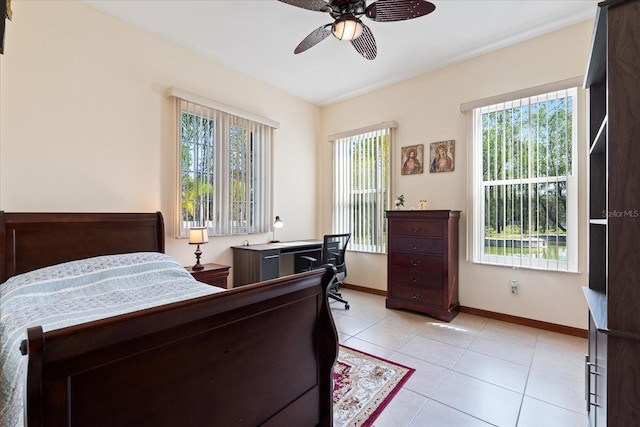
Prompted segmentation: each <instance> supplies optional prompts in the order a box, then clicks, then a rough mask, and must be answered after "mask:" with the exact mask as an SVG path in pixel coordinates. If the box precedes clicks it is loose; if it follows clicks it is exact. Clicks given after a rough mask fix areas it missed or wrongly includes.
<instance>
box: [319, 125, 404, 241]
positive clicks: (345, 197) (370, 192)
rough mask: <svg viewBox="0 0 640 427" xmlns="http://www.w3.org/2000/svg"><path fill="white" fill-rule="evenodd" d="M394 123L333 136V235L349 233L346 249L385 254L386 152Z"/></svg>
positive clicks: (388, 172) (387, 159)
mask: <svg viewBox="0 0 640 427" xmlns="http://www.w3.org/2000/svg"><path fill="white" fill-rule="evenodd" d="M396 126H397V125H396V124H395V123H394V122H387V123H382V124H380V125H378V126H374V127H371V128H367V129H361V130H358V131H354V132H350V133H345V134H340V135H334V136H332V137H329V139H330V140H331V141H333V179H334V182H333V232H334V233H349V232H350V233H351V241H350V242H349V249H350V250H355V251H362V252H374V253H384V252H385V251H386V220H385V211H386V210H387V208H388V207H389V199H390V196H389V187H390V177H391V174H390V172H391V171H390V161H389V156H390V149H391V136H392V129H393V128H395V127H396Z"/></svg>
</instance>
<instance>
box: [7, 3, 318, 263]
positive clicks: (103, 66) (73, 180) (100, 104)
mask: <svg viewBox="0 0 640 427" xmlns="http://www.w3.org/2000/svg"><path fill="white" fill-rule="evenodd" d="M13 11H14V17H13V18H14V19H13V21H11V22H8V24H7V33H6V41H5V55H4V56H0V91H1V92H0V93H1V100H0V108H1V110H0V125H1V129H0V209H2V210H5V211H113V212H123V211H134V212H135V211H152V212H153V211H156V210H160V211H162V213H163V214H164V217H165V223H166V225H167V234H168V236H167V237H168V239H167V252H168V253H169V254H171V255H173V256H174V257H176V258H177V259H178V260H179V261H181V262H182V263H184V264H185V265H189V264H191V263H194V262H195V258H194V255H193V251H194V247H192V246H189V245H188V244H187V242H186V241H185V240H176V239H174V238H173V237H172V236H173V234H172V232H173V227H172V219H173V206H174V197H175V196H174V194H175V185H174V182H175V176H176V172H175V166H174V165H175V148H174V136H173V135H174V134H173V123H174V122H173V104H172V102H171V101H170V99H168V98H166V97H165V90H166V89H167V88H168V87H171V86H176V87H179V88H181V89H184V90H187V91H190V92H193V93H197V94H199V95H202V96H205V97H208V98H210V99H214V100H216V101H219V102H222V103H224V104H227V105H231V106H234V107H237V108H240V109H244V110H245V111H249V112H252V113H255V114H258V115H262V116H265V117H268V118H270V119H273V120H276V121H279V122H280V124H281V127H280V129H279V130H277V131H276V135H275V159H276V160H275V162H276V168H275V184H274V188H275V201H274V204H275V212H274V213H275V214H278V215H280V216H282V218H283V219H284V220H285V221H286V225H285V228H283V229H281V230H279V233H278V234H279V238H281V239H300V238H306V237H315V231H316V229H317V226H316V205H315V204H316V197H315V194H314V189H315V185H316V178H315V173H316V172H315V171H316V169H315V168H316V162H315V157H316V149H317V146H316V144H315V138H316V135H317V123H318V122H319V109H318V107H316V106H313V105H312V104H310V103H307V102H303V101H301V100H299V99H297V98H294V97H292V96H290V95H287V94H285V93H284V92H282V91H279V90H276V89H274V88H272V87H270V86H267V85H265V84H262V83H260V82H258V81H256V80H254V79H251V78H248V77H246V76H244V75H242V74H240V73H237V72H234V71H233V70H231V69H229V68H226V67H224V66H221V65H219V64H218V63H216V62H214V61H211V60H208V59H205V58H203V57H201V56H199V55H196V54H194V53H193V52H191V51H189V50H187V49H185V48H183V47H181V46H179V45H176V44H173V43H170V42H167V41H163V40H161V39H159V38H156V37H155V36H153V35H151V34H149V33H146V32H144V31H142V30H138V29H136V28H134V27H133V26H131V25H129V24H127V23H125V22H124V21H121V20H118V19H116V18H114V17H111V16H109V15H107V14H105V13H103V12H101V11H98V10H96V9H94V8H92V7H90V6H87V5H85V4H83V3H80V2H69V1H46V2H26V1H25V2H14V3H13ZM282 164H283V165H286V168H284V167H277V165H282ZM291 176H294V177H295V180H292V179H291ZM270 236H271V235H270V234H269V235H267V234H263V235H253V236H248V237H247V236H239V237H233V238H213V239H212V240H211V241H210V243H208V244H207V245H204V246H203V247H202V250H203V252H204V255H203V260H204V261H206V262H218V263H225V264H229V265H230V264H231V262H232V255H231V249H229V247H230V246H232V245H237V244H241V243H242V241H243V240H244V239H245V238H248V239H249V240H250V241H251V242H252V243H254V242H266V241H267V240H268V239H269V238H270Z"/></svg>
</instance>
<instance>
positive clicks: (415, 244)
mask: <svg viewBox="0 0 640 427" xmlns="http://www.w3.org/2000/svg"><path fill="white" fill-rule="evenodd" d="M421 247H422V243H412V244H411V249H413V250H418V249H420V248H421Z"/></svg>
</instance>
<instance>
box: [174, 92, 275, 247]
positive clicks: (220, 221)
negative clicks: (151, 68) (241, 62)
mask: <svg viewBox="0 0 640 427" xmlns="http://www.w3.org/2000/svg"><path fill="white" fill-rule="evenodd" d="M167 96H168V97H173V98H174V100H175V104H174V106H175V110H174V111H175V113H174V115H175V117H176V152H177V159H176V168H177V171H176V202H175V204H174V206H175V208H176V213H175V227H176V228H175V235H176V237H178V238H185V237H188V232H189V228H192V227H206V228H207V232H208V235H209V236H235V235H246V234H257V233H266V232H269V230H270V227H271V218H272V217H273V208H272V206H273V136H274V135H273V134H274V130H275V129H277V128H278V127H279V124H278V123H277V122H274V121H272V120H269V119H266V118H263V117H260V116H256V115H254V114H251V113H246V112H243V111H241V110H238V109H235V108H232V107H228V106H226V105H224V104H220V103H218V102H216V101H212V100H209V99H206V98H204V97H201V96H198V95H195V94H191V93H189V92H185V91H182V90H180V89H176V88H170V89H169V90H168V91H167ZM183 114H188V115H191V116H194V117H202V118H203V119H204V120H209V123H207V126H210V127H211V128H212V132H210V133H209V134H207V135H205V136H204V137H202V140H201V141H200V144H203V143H204V144H209V147H208V148H209V150H208V154H207V155H208V157H209V158H210V160H209V161H207V162H206V163H207V167H209V168H210V169H206V168H205V169H204V172H202V173H209V174H210V175H212V178H211V180H210V181H207V182H206V185H209V186H210V187H211V188H210V189H209V194H208V195H205V196H204V197H206V201H205V202H202V201H200V203H206V204H207V205H209V206H210V209H208V210H206V213H203V212H200V214H201V215H204V217H201V216H198V215H196V216H194V217H193V218H191V217H186V218H183V202H184V199H183V195H184V193H183V190H184V188H185V187H184V185H183V176H185V170H183V150H184V147H185V146H186V145H183V143H184V141H183V121H182V118H183ZM191 123H192V124H193V123H194V121H191ZM207 138H208V140H206V139H207ZM197 144H198V142H197V141H191V142H190V144H189V145H190V147H189V148H187V150H188V151H190V153H192V154H191V155H190V159H192V160H190V162H191V164H190V165H189V167H188V168H187V172H186V173H187V174H189V173H190V174H191V176H193V177H197V176H198V172H197V165H196V160H195V150H196V148H197ZM232 147H239V149H237V150H234V149H232ZM238 153H239V155H240V156H241V157H242V160H243V163H244V164H245V166H246V168H241V170H238V169H235V168H234V155H235V154H238ZM188 170H190V171H191V172H188ZM194 179H195V178H194ZM237 181H240V182H241V183H240V184H241V185H240V187H243V186H249V188H248V189H245V190H244V191H241V193H240V194H239V197H240V198H237V197H235V196H237V195H238V192H237V191H234V188H237V186H234V182H237ZM194 186H195V184H194ZM196 199H197V194H195V193H194V194H193V200H196ZM247 204H249V205H250V206H249V205H247ZM245 205H246V206H245ZM239 206H245V209H240V207H239ZM249 208H250V209H249ZM238 219H240V220H241V221H240V223H238Z"/></svg>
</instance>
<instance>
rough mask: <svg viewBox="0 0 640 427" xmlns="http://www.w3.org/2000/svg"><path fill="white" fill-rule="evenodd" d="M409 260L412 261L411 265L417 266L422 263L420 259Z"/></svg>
mask: <svg viewBox="0 0 640 427" xmlns="http://www.w3.org/2000/svg"><path fill="white" fill-rule="evenodd" d="M409 262H410V263H411V265H413V266H416V265H420V264H422V261H420V260H418V261H414V260H412V259H410V260H409Z"/></svg>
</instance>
